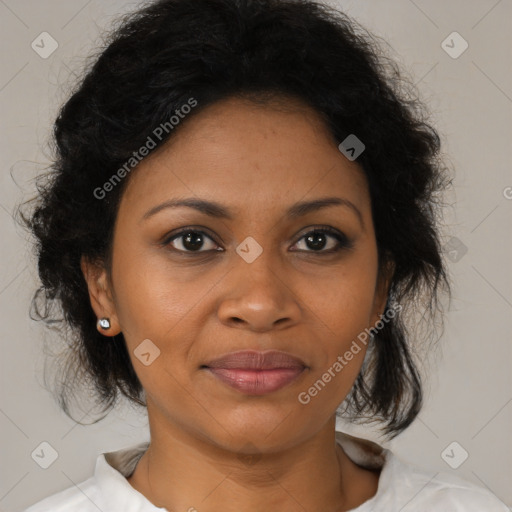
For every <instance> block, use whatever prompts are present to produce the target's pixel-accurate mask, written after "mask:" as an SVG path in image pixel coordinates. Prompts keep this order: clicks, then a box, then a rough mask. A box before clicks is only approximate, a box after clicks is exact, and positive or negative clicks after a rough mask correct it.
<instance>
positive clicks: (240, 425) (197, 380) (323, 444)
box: [82, 98, 391, 512]
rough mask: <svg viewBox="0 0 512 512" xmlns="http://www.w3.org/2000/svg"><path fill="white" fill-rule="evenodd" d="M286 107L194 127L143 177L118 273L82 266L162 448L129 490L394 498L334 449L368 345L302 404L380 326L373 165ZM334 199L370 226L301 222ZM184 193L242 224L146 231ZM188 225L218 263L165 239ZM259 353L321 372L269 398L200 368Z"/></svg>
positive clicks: (222, 114) (131, 201)
mask: <svg viewBox="0 0 512 512" xmlns="http://www.w3.org/2000/svg"><path fill="white" fill-rule="evenodd" d="M283 101H284V103H281V104H268V105H266V106H262V105H255V104H253V103H251V102H249V101H243V100H241V99H235V98H231V99H228V100H223V101H222V102H218V103H216V104H214V105H211V106H209V107H207V108H206V109H204V110H203V111H202V112H199V113H197V114H196V115H194V116H190V118H188V119H186V120H185V121H183V122H182V125H181V126H180V127H179V131H178V130H177V131H176V133H175V134H174V136H173V138H171V140H170V141H168V142H167V143H166V144H165V146H162V147H161V148H160V149H158V150H157V151H155V152H153V153H152V154H150V155H149V156H148V157H146V158H145V159H144V160H143V161H142V162H141V163H140V164H139V166H138V167H137V169H135V170H134V171H132V175H131V176H130V179H129V182H128V183H127V187H126V190H125V191H124V194H123V197H122V200H121V203H120V206H119V212H118V217H117V219H116V225H115V231H114V240H113V259H112V274H111V276H110V278H109V275H108V273H107V271H106V270H105V269H104V268H103V267H101V266H99V265H94V264H92V263H89V262H87V261H86V260H84V259H83V260H82V270H83V272H84V276H85V277H86V280H87V283H88V286H89V293H90V298H91V304H92V307H93V308H94V311H95V313H96V315H97V317H98V318H101V317H107V318H109V319H110V321H111V325H112V327H111V329H110V330H109V331H108V332H107V333H106V334H107V336H114V335H116V334H119V333H120V332H122V333H123V335H124V337H125V340H126V344H127V347H128V349H129V353H130V357H131V360H132V364H133V366H134V368H135V371H136V373H137V375H138V377H139V379H140V381H141V383H142V385H143V387H144V389H145V392H146V400H147V409H148V417H149V426H150V433H151V444H150V447H149V449H148V450H147V452H146V453H145V454H144V455H143V456H142V458H141V459H140V461H139V463H138V465H137V467H136V469H135V471H134V473H133V475H132V476H131V477H129V478H128V481H129V483H130V484H131V485H132V486H133V487H134V488H135V489H137V490H138V491H140V492H141V493H142V494H144V495H145V496H146V497H147V498H148V499H149V500H150V501H151V502H152V503H154V504H155V505H156V506H160V507H166V508H167V509H168V510H174V511H178V510H189V509H190V508H191V507H194V508H196V509H197V510H198V511H200V512H213V511H223V512H230V511H235V510H237V511H238V510H244V511H248V512H252V511H254V512H256V511H258V512H259V511H261V510H263V509H272V510H280V511H283V512H291V511H293V512H296V511H301V512H302V511H304V510H307V511H315V510H329V511H331V510H332V511H334V510H339V511H346V510H350V509H352V508H355V507H357V506H358V505H360V504H361V503H363V502H365V501H367V500H368V499H370V498H371V497H372V496H373V495H374V494H375V493H376V491H377V486H378V479H379V473H378V472H373V471H370V470H366V469H364V468H361V467H359V466H357V465H355V464H354V463H353V462H352V461H351V460H350V459H349V458H348V457H347V456H346V455H345V453H344V452H343V450H342V449H341V447H339V446H338V445H336V443H335V438H334V432H335V411H336V408H337V407H338V406H339V404H340V403H341V402H342V401H343V399H344V398H345V396H346V395H347V393H348V392H349V390H350V388H351V387H352V385H353V383H354V380H355V378H356V377H357V375H358V373H359V370H360V368H361V364H362V362H363V359H364V354H365V352H366V350H365V346H364V345H363V346H362V350H361V351H360V352H359V353H358V354H356V355H354V358H353V359H352V360H351V361H350V363H349V364H347V366H345V367H344V368H343V370H342V371H341V372H339V373H338V374H337V375H336V377H335V378H333V379H332V381H331V382H330V383H328V384H327V385H326V386H325V388H324V389H323V390H322V391H321V392H319V393H318V394H317V396H315V397H314V398H312V399H311V401H310V403H308V404H307V405H304V404H301V403H300V402H299V401H298V398H297V397H298V394H299V393H300V392H302V391H307V390H308V388H309V387H311V385H312V384H313V383H314V382H315V381H317V380H318V379H319V378H321V376H322V374H323V373H324V372H325V371H327V369H328V368H329V367H331V366H332V365H333V363H334V362H335V361H336V359H337V357H338V355H343V354H344V353H345V352H346V351H347V350H348V349H349V347H350V346H351V344H352V341H353V340H355V339H356V338H357V335H358V334H359V333H361V332H362V331H364V329H365V328H369V327H371V326H372V325H374V324H375V323H376V322H377V321H378V320H379V317H380V315H381V314H382V313H383V311H384V307H385V304H386V299H387V294H388V289H389V281H390V278H391V275H383V274H381V275H379V273H378V267H377V255H378V253H377V245H376V239H375V233H374V228H373V223H372V216H371V200H370V195H369V191H368V186H367V182H366V178H365V176H364V174H363V171H362V169H361V168H360V166H359V165H358V164H357V162H356V161H355V162H350V161H349V160H348V159H346V158H345V157H344V156H343V155H342V154H341V152H340V151H339V150H338V148H337V143H336V141H335V140H334V139H333V138H332V136H331V135H330V133H329V132H328V131H327V129H326V127H325V125H324V124H323V122H322V120H321V119H320V118H319V117H318V115H317V114H316V113H315V112H314V111H313V110H311V109H309V107H307V106H306V105H303V104H300V103H298V102H296V101H295V100H292V99H290V98H288V99H286V98H285V99H284V100H283ZM283 105H285V106H286V108H285V109H283V108H282V106H283ZM326 196H329V197H332V196H336V197H340V198H344V199H346V200H349V201H350V202H352V203H353V205H354V206H355V207H356V208H357V210H359V212H360V216H361V220H362V222H361V220H360V219H359V217H358V215H357V214H356V213H355V211H354V210H352V209H351V208H349V207H346V206H339V205H337V206H329V207H326V208H322V209H320V210H316V211H312V212H309V213H308V214H306V215H304V216H302V217H297V218H288V217H287V216H286V215H285V210H287V208H288V207H289V206H291V205H292V204H294V203H296V202H298V201H310V200H313V199H317V198H321V197H326ZM184 197H196V198H202V199H207V200H210V201H216V202H218V203H221V204H222V205H223V206H225V207H227V208H229V209H231V210H232V211H233V214H234V217H233V219H232V220H228V219H218V218H214V217H210V216H208V215H206V214H204V213H201V212H199V211H197V210H194V209H192V208H187V207H180V208H166V209H162V210H161V211H159V212H158V213H156V214H155V215H153V216H151V217H149V218H147V219H145V220H143V216H144V214H145V213H146V212H147V211H149V210H151V209H152V208H154V207H155V206H157V205H160V204H161V203H163V202H165V201H168V200H169V199H175V198H184ZM314 225H320V226H325V227H328V226H331V227H333V228H334V229H337V230H338V231H340V232H341V233H343V234H345V235H346V236H347V237H348V238H349V239H350V240H352V241H353V248H351V249H347V248H343V247H342V248H341V249H340V250H339V251H338V252H335V253H331V254H328V253H327V252H326V251H328V250H329V249H330V248H333V247H336V246H337V241H336V239H335V238H333V237H332V236H331V235H328V236H327V238H326V246H325V247H324V248H319V249H315V247H314V246H313V247H312V246H311V244H309V245H308V244H307V243H306V238H305V236H304V235H307V234H309V233H311V231H312V230H313V228H311V226H314ZM183 227H194V229H196V230H197V229H201V230H206V231H207V235H206V236H204V237H203V242H204V245H203V247H202V248H201V249H200V251H203V252H197V251H196V252H193V251H191V250H190V249H189V252H188V253H187V252H186V251H187V246H186V245H185V242H184V239H183V237H182V238H177V239H175V240H174V241H173V242H169V243H168V245H167V246H165V245H164V244H163V243H162V242H163V240H165V239H166V237H167V239H168V238H170V236H168V235H171V234H172V233H175V232H177V231H178V229H179V228H183ZM248 236H250V237H252V238H253V239H255V240H256V241H257V242H258V244H259V245H260V246H261V247H262V249H263V252H262V254H261V255H260V256H259V257H258V258H256V259H255V260H254V261H253V262H252V263H248V262H247V261H245V260H244V259H243V258H242V257H240V256H239V255H238V253H237V252H236V248H237V246H239V245H240V244H241V243H242V242H243V241H244V240H245V238H246V237H248ZM218 247H220V248H222V249H223V251H219V252H217V251H214V250H213V249H215V248H218ZM173 248H174V251H173ZM180 250H181V251H182V252H179V251H180ZM205 251H207V252H205ZM322 251H323V252H322ZM100 332H102V333H103V334H105V331H100ZM145 339H150V340H151V341H152V343H154V344H155V345H156V346H157V347H158V348H159V350H160V355H159V357H157V358H156V359H155V360H154V361H153V362H152V363H151V364H150V365H149V366H145V365H144V364H142V363H141V361H140V360H139V359H138V358H137V357H136V356H135V355H134V350H135V349H136V348H137V347H138V346H139V344H140V343H141V342H142V341H143V340H145ZM105 343H109V339H108V338H105ZM242 349H255V350H268V349H276V350H282V351H285V352H289V353H291V354H293V355H295V356H297V357H300V358H301V359H302V360H303V361H304V362H305V363H306V364H307V366H308V368H307V369H306V370H305V371H304V372H303V373H302V374H301V375H300V376H299V377H298V378H297V379H295V380H294V381H293V382H291V383H289V384H287V385H286V386H285V387H284V388H281V389H279V390H278V391H275V392H272V393H270V394H267V395H263V396H250V395H247V394H244V393H242V392H239V391H237V390H234V389H232V388H230V387H228V386H226V385H225V384H224V383H222V382H221V381H220V380H218V379H217V378H215V377H214V376H212V375H211V374H210V373H209V372H207V371H205V370H204V369H201V368H200V366H201V365H203V364H205V363H207V362H208V361H210V360H212V359H214V358H216V357H219V356H220V355H222V354H225V353H228V352H232V351H237V350H242ZM251 455H252V456H253V458H252V459H251V458H250V456H251ZM244 456H245V457H244ZM247 457H249V458H247Z"/></svg>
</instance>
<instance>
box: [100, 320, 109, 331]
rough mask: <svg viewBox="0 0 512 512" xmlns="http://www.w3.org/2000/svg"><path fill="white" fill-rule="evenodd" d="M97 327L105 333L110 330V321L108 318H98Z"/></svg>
mask: <svg viewBox="0 0 512 512" xmlns="http://www.w3.org/2000/svg"><path fill="white" fill-rule="evenodd" d="M98 327H100V328H101V329H103V330H104V331H107V330H108V329H110V320H109V319H108V318H100V319H99V320H98Z"/></svg>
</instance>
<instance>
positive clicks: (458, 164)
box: [0, 0, 512, 512]
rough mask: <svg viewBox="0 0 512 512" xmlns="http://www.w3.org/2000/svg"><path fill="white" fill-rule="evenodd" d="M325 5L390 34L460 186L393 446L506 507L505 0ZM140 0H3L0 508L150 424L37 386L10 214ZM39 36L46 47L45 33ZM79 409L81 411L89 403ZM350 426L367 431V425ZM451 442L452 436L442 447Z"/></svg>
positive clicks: (55, 483) (23, 272)
mask: <svg viewBox="0 0 512 512" xmlns="http://www.w3.org/2000/svg"><path fill="white" fill-rule="evenodd" d="M330 3H331V4H332V5H334V6H338V7H341V8H342V9H344V10H346V12H347V13H348V14H350V15H352V16H354V17H355V18H356V19H357V20H359V21H360V22H361V23H362V24H363V25H365V26H366V27H367V28H369V29H370V30H372V31H373V32H374V33H376V34H377V35H379V36H382V37H383V38H384V39H386V40H387V41H388V42H389V44H390V46H391V48H390V49H389V51H390V52H391V55H392V56H393V57H394V58H395V59H397V60H398V61H399V62H400V63H401V65H402V66H405V67H406V68H407V69H408V70H409V73H410V76H411V78H412V80H413V81H414V82H415V83H416V84H417V85H418V87H419V89H420V92H421V94H422V96H423V98H424V99H425V100H426V101H427V102H428V104H429V105H430V108H431V110H432V111H433V115H434V121H435V124H436V126H437V127H438V129H439V130H440V131H441V133H442V134H443V143H444V152H445V153H447V155H448V158H449V163H450V164H451V165H452V166H453V168H454V177H455V181H454V184H455V192H454V193H453V194H452V196H451V197H449V198H447V199H448V201H449V202H451V203H453V204H454V206H453V207H451V208H448V209H447V210H446V211H445V224H446V228H445V234H444V243H445V244H446V251H447V253H448V255H449V258H450V259H449V263H450V271H451V273H452V279H453V282H454V298H453V302H452V305H451V308H450V311H449V313H448V316H447V319H446V327H445V331H444V334H443V336H442V340H441V350H439V351H437V352H436V353H435V354H433V356H432V357H431V358H430V361H429V364H428V366H427V368H428V370H427V371H429V372H430V373H431V377H430V386H429V387H427V393H428V394H427V402H426V405H425V408H424V410H423V411H422V413H421V415H420V417H419V419H418V420H417V421H416V422H415V423H414V424H413V425H412V426H411V427H410V428H409V429H408V430H407V431H406V432H405V433H404V434H402V435H401V436H399V437H398V438H397V439H396V440H394V441H393V442H392V443H391V444H390V445H388V446H389V447H391V448H392V449H393V450H395V451H396V452H397V453H398V454H399V455H400V456H401V457H402V458H403V459H405V460H407V461H409V462H412V463H415V464H417V465H419V466H422V467H425V468H428V469H430V470H432V472H438V471H447V472H454V473H457V474H458V475H460V476H462V477H464V478H467V479H469V480H470V481H473V482H476V483H478V484H480V485H483V486H486V487H488V488H489V489H490V490H491V491H492V492H494V493H495V494H496V495H497V496H498V497H499V498H500V499H501V500H503V501H504V502H505V503H507V504H508V505H509V506H510V505H512V488H511V487H510V475H511V474H512V462H511V461H512V435H511V432H512V428H511V427H512V404H511V402H512V386H511V371H510V370H511V362H512V358H511V350H510V347H511V343H510V342H511V334H510V326H509V325H508V320H507V319H510V317H511V308H512V272H511V270H510V268H511V267H510V261H512V258H511V256H512V240H511V235H510V233H511V222H510V220H511V211H512V174H511V172H510V168H511V147H512V144H511V142H512V133H511V132H512V122H511V112H512V84H511V78H512V55H511V53H512V40H511V39H512V37H511V34H512V30H511V29H512V26H511V25H512V1H511V0H500V1H496V0H480V1H467V0H465V1H463V0H449V1H447V0H434V1H428V2H427V1H426V0H415V1H412V0H387V1H385V2H383V1H377V0H371V1H361V0H360V1H355V0H354V1H338V2H336V1H331V2H330ZM135 5H136V4H135V3H132V2H121V1H112V0H109V1H101V2H100V1H99V0H90V1H87V0H67V1H64V0H60V1H59V0H40V1H28V0H18V1H14V0H0V26H1V35H0V37H1V40H2V49H3V51H2V54H1V65H0V70H1V71H0V108H1V111H0V114H1V119H2V123H1V136H0V144H1V147H2V149H1V153H0V159H1V173H0V229H1V235H2V236H1V245H0V261H1V265H0V308H1V309H0V311H1V322H0V343H1V350H2V363H1V364H2V372H1V390H0V393H1V394H0V432H1V434H2V435H1V442H0V450H1V452H0V460H1V461H2V464H1V469H0V475H1V480H0V510H3V511H5V510H9V511H14V512H16V511H20V510H22V509H23V508H25V507H26V506H28V505H29V504H32V503H34V502H35V501H38V500H40V499H42V498H43V497H46V496H48V495H50V494H53V493H54V492H57V491H59V490H61V489H64V488H66V487H69V486H71V485H73V484H77V483H79V482H81V481H83V480H85V479H86V478H88V477H89V476H90V475H91V474H92V472H93V469H94V463H95V460H96V457H97V455H98V454H99V453H101V452H103V451H112V450H115V449H118V448H122V447H125V446H129V445H131V444H134V443H135V442H138V441H140V440H143V439H146V438H147V436H148V431H147V419H146V418H145V416H144V415H143V414H137V413H136V412H135V411H134V410H133V409H132V408H130V407H129V406H126V405H123V404H121V405H120V407H119V409H117V410H116V411H115V412H114V413H112V414H111V415H110V416H108V417H107V419H105V420H104V421H102V422H100V423H99V424H96V425H92V426H88V427H83V426H76V425H75V424H74V423H73V422H72V421H71V420H70V419H69V418H67V417H66V416H65V415H64V413H62V412H61V411H60V410H59V408H58V406H57V404H56V403H55V402H54V401H53V399H52V397H51V395H50V394H49V393H48V392H47V391H46V390H45V389H44V381H43V367H44V361H45V355H44V353H43V351H42V338H43V329H42V328H41V326H39V325H38V324H37V323H36V322H32V321H31V320H30V319H29V317H28V309H29V302H30V299H31V295H32V292H33V290H34V289H35V287H36V284H37V279H36V267H35V262H34V258H33V257H31V256H30V254H29V252H28V251H29V246H28V244H27V236H26V234H25V233H24V232H23V231H22V230H20V229H19V228H17V227H16V226H15V225H14V222H13V219H12V210H13V207H14V206H15V204H16V203H17V202H19V201H20V200H21V199H22V198H27V197H28V196H29V195H30V193H31V191H32V190H33V183H32V182H31V179H32V178H33V177H34V176H35V175H36V174H37V173H38V172H41V171H42V170H43V169H44V168H45V166H46V165H48V162H49V160H48V159H49V155H50V152H49V151H48V149H47V147H46V144H47V142H48V139H49V134H50V127H51V123H52V121H53V118H54V116H55V113H56V111H57V108H58V106H59V105H60V104H61V103H62V102H63V101H64V100H65V98H66V96H67V94H68V91H69V85H70V84H72V81H73V73H74V72H76V71H80V69H81V66H82V65H83V64H84V62H85V57H86V56H87V55H88V52H89V50H90V48H92V47H93V46H94V45H95V44H96V43H97V39H96V37H97V35H98V33H99V32H100V31H101V30H102V29H103V28H105V27H108V26H109V25H110V23H111V22H112V20H113V17H114V16H115V15H118V14H119V13H121V12H124V11H128V10H131V9H133V7H134V6H135ZM454 31H456V32H458V33H459V34H460V35H461V36H462V38H463V39H464V40H465V41H467V43H468V45H469V46H468V48H467V50H466V51H464V52H463V53H462V54H460V55H458V56H457V58H453V56H454V55H455V54H458V53H459V52H460V50H461V49H462V48H463V46H462V45H463V41H462V40H461V39H457V37H456V36H455V39H454V37H453V36H451V37H450V38H448V39H447V42H446V43H445V44H448V45H449V46H452V47H453V48H451V50H450V49H449V48H447V49H448V50H449V51H451V52H452V56H450V55H449V54H448V53H447V52H446V51H445V49H443V46H442V42H443V41H444V40H446V38H447V37H448V36H449V35H450V34H451V33H452V32H454ZM42 32H48V33H49V34H51V36H52V37H53V38H54V39H55V40H56V41H57V43H58V48H57V49H56V50H55V52H54V53H52V55H50V56H49V57H48V58H46V59H43V58H42V57H41V56H40V55H39V54H38V53H36V51H34V50H33V49H32V47H31V43H32V41H34V40H35V41H36V42H37V41H40V38H39V37H38V36H39V34H41V33H42ZM45 37H46V36H45ZM39 44H40V45H41V43H39ZM45 48H46V50H48V48H50V46H49V41H48V40H46V43H45ZM41 50H42V49H41ZM454 52H455V54H454ZM466 251H467V252H466ZM83 421H88V418H87V416H85V413H84V420H83ZM352 431H353V432H357V433H359V434H360V435H363V436H366V437H369V438H373V439H376V440H378V439H377V438H376V434H375V433H373V432H371V431H368V430H364V429H362V428H357V429H352ZM44 441H46V442H48V443H50V445H51V446H52V447H54V449H55V450H56V451H57V453H58V458H57V460H56V461H55V462H54V463H53V464H52V465H51V466H50V467H49V468H48V469H42V468H41V467H40V466H39V465H38V464H36V462H34V460H33V459H32V457H31V453H32V452H34V450H35V449H36V448H37V447H39V445H40V444H41V443H42V442H44ZM453 442H457V443H458V444H457V445H455V446H453V445H452V446H451V447H449V446H450V445H451V443H453ZM447 447H449V448H448V450H447V451H445V449H446V448H447ZM452 450H453V451H452ZM463 450H465V451H466V452H468V454H469V457H468V458H467V460H465V461H464V462H463V463H462V464H461V465H460V466H459V467H458V468H457V469H452V468H451V467H450V466H449V465H448V464H447V462H445V460H450V462H451V463H452V465H453V464H454V461H455V462H457V461H460V459H461V457H462V455H463V454H464V452H463ZM443 453H444V454H445V456H444V458H443V456H442V454H443ZM446 454H448V455H449V457H448V458H447V457H446Z"/></svg>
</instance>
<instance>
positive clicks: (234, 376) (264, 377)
mask: <svg viewBox="0 0 512 512" xmlns="http://www.w3.org/2000/svg"><path fill="white" fill-rule="evenodd" d="M207 369H208V370H209V371H210V372H211V373H212V374H213V375H215V377H217V378H218V379H220V380H221V381H222V382H224V383H225V384H227V385H228V386H231V387H232V388H235V389H237V390H238V391H241V392H243V393H246V394H248V395H265V394H267V393H272V392H273V391H277V390H278V389H281V388H282V387H284V386H286V385H287V384H289V383H290V382H292V381H293V380H295V379H296V378H297V377H298V376H299V375H300V374H301V373H302V372H303V370H304V368H276V369H275V370H241V369H233V368H229V369H228V368H207Z"/></svg>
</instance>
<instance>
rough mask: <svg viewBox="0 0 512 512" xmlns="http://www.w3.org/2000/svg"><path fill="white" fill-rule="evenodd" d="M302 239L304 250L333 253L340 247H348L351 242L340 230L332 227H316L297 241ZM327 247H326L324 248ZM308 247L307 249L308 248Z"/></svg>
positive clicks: (351, 245) (350, 246)
mask: <svg viewBox="0 0 512 512" xmlns="http://www.w3.org/2000/svg"><path fill="white" fill-rule="evenodd" d="M301 240H304V245H305V246H306V249H299V250H300V251H305V252H318V253H333V252H337V251H340V250H341V249H350V248H352V247H353V244H352V243H351V242H350V240H348V238H347V237H346V236H345V235H344V234H343V233H341V232H339V231H337V230H335V229H332V228H317V229H314V230H312V231H309V232H308V233H306V234H305V235H303V236H302V237H301V238H300V239H299V240H298V242H297V243H299V242H300V241H301ZM326 247H327V249H325V248H326ZM308 249H309V250H308Z"/></svg>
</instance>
